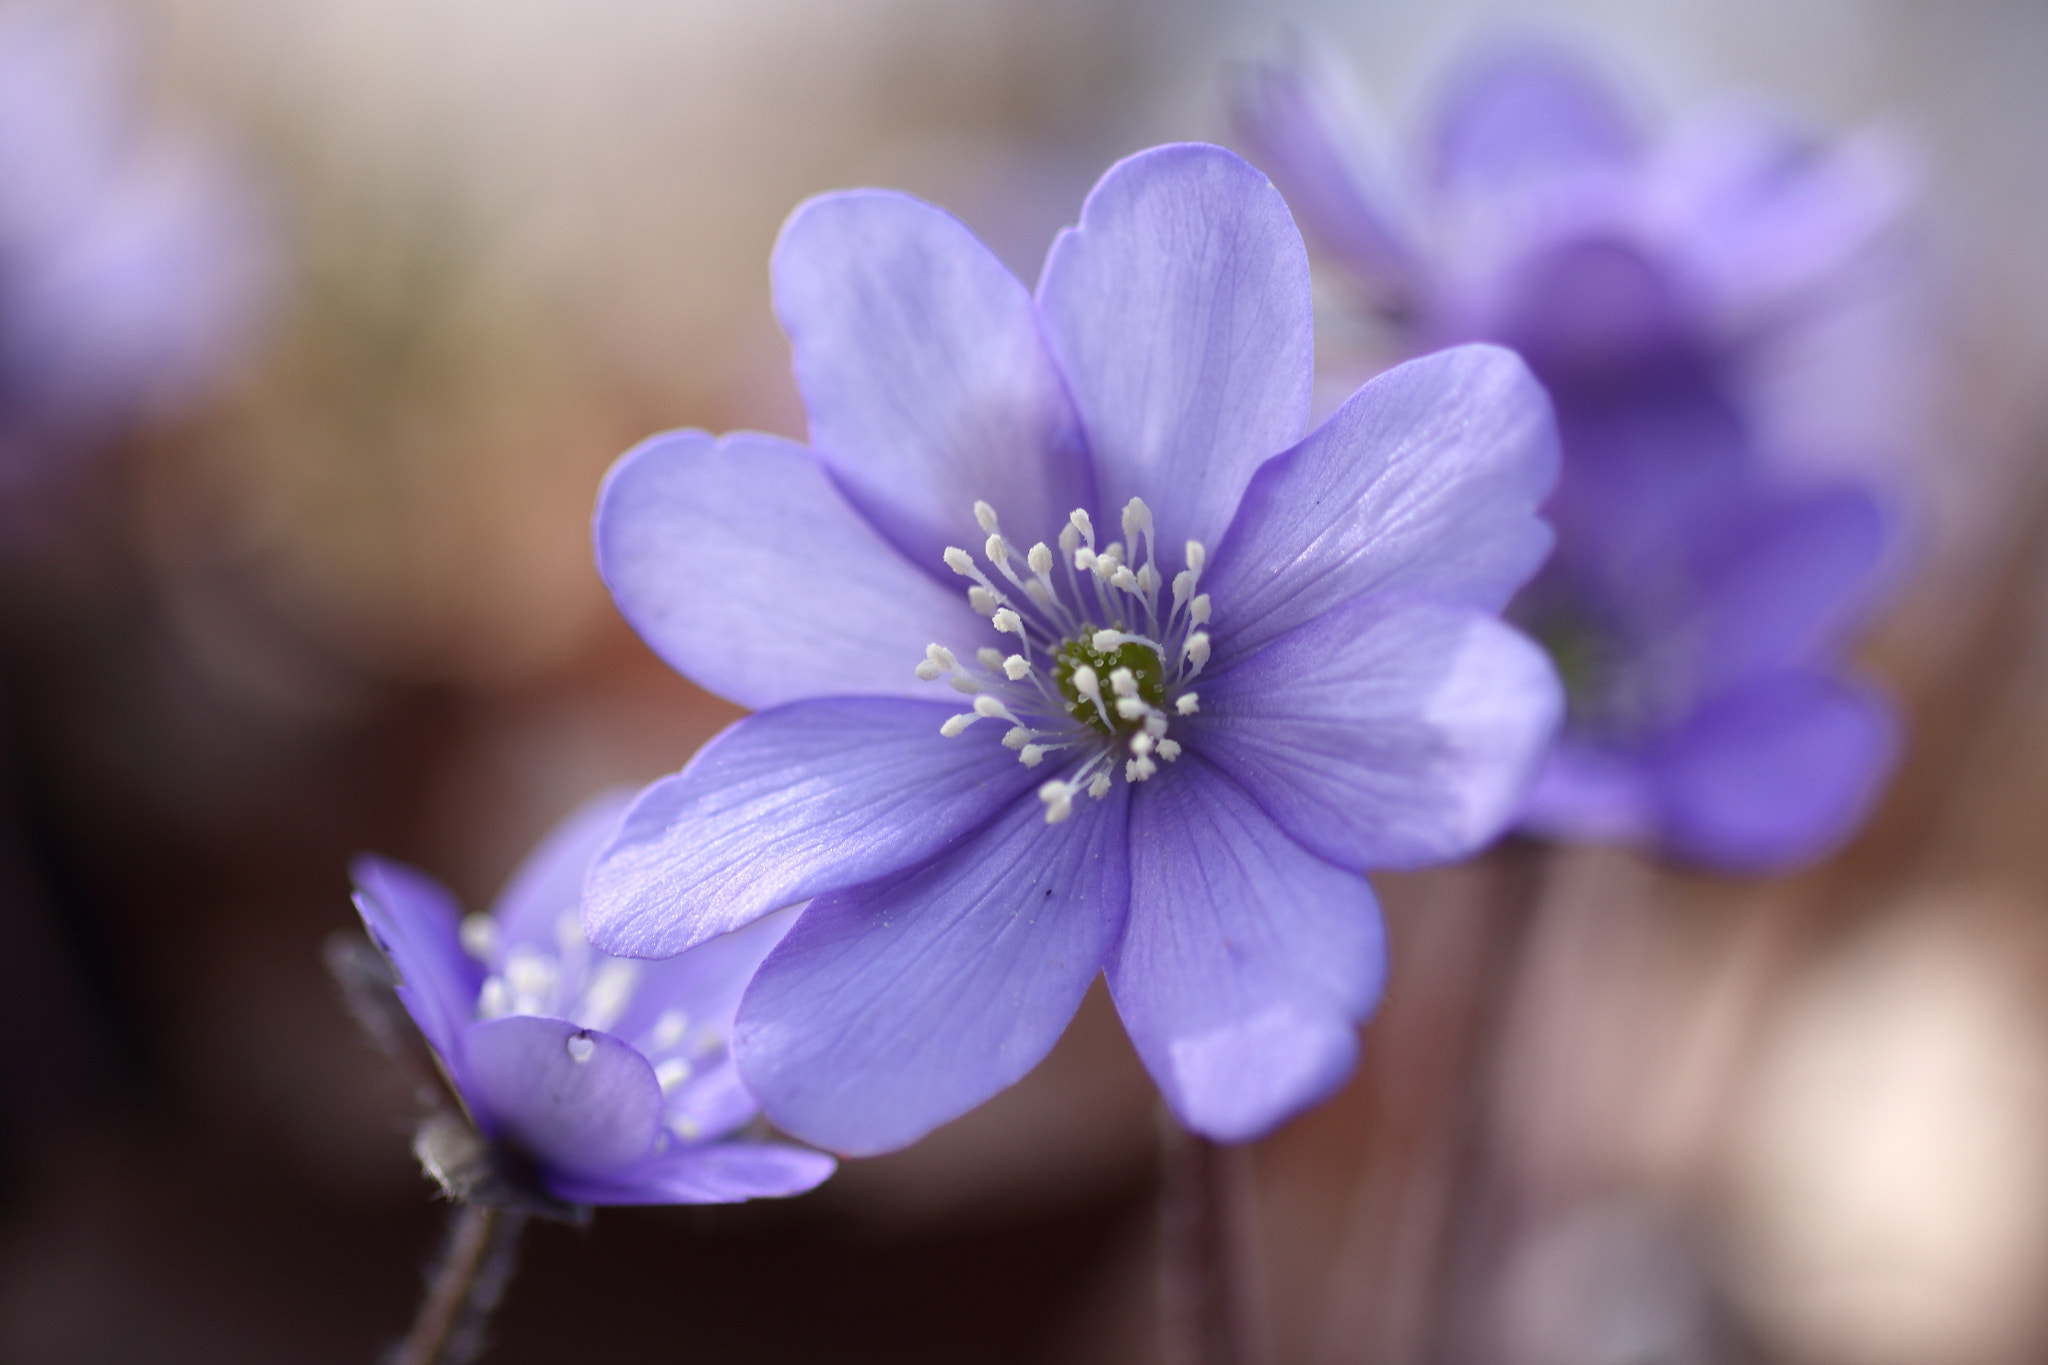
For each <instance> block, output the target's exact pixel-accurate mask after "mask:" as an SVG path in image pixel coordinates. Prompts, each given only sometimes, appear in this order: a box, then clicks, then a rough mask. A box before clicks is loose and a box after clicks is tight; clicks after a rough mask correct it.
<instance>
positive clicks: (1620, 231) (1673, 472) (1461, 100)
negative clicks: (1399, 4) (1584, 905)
mask: <svg viewBox="0 0 2048 1365" xmlns="http://www.w3.org/2000/svg"><path fill="white" fill-rule="evenodd" d="M1240 96H1241V98H1240V101H1239V108H1238V112H1239V123H1240V126H1241V127H1242V128H1243V130H1244V132H1245V134H1246V137H1247V139H1248V141H1249V142H1250V143H1251V144H1252V146H1253V147H1254V149H1255V152H1254V154H1255V156H1256V158H1257V159H1258V160H1259V161H1260V162H1261V164H1263V165H1264V166H1266V167H1267V168H1268V169H1269V170H1270V171H1271V172H1272V174H1273V176H1274V177H1275V179H1276V181H1277V182H1278V183H1279V184H1280V186H1281V188H1282V189H1283V190H1285V191H1286V192H1287V193H1288V195H1289V199H1290V202H1292V203H1293V204H1294V205H1295V207H1296V210H1297V211H1298V212H1300V213H1301V214H1302V216H1303V220H1304V223H1305V224H1306V225H1307V227H1308V229H1309V231H1310V233H1311V235H1312V236H1313V237H1315V238H1316V239H1317V240H1319V241H1320V242H1321V243H1322V245H1323V247H1324V251H1325V254H1326V255H1327V256H1328V258H1329V259H1330V260H1331V261H1332V262H1334V263H1336V264H1337V265H1338V266H1339V267H1340V268H1341V269H1344V270H1346V271H1348V272H1349V274H1350V276H1351V277H1352V278H1353V279H1354V280H1355V281H1357V282H1359V283H1360V284H1363V285H1364V286H1366V288H1367V290H1368V291H1369V294H1370V296H1371V297H1373V298H1375V299H1377V300H1378V301H1379V306H1380V308H1381V309H1382V310H1383V311H1384V314H1385V316H1386V317H1387V318H1388V319H1389V321H1390V323H1391V327H1392V330H1393V332H1394V334H1395V337H1396V340H1397V344H1400V345H1402V346H1405V347H1407V348H1409V349H1425V348H1428V347H1431V346H1436V345H1442V344H1445V343H1447V342H1449V341H1454V340H1466V339H1474V338H1483V339H1486V340H1491V341H1496V342H1500V343H1503V344H1506V345H1509V346H1512V347H1514V348H1515V349H1516V350H1517V351H1518V352H1519V353H1520V354H1521V355H1522V356H1523V357H1524V358H1525V359H1526V360H1527V361H1528V363H1529V365H1530V367H1531V368H1532V370H1533V371H1534V372H1535V374H1536V375H1537V376H1538V378H1539V379H1541V380H1542V382H1543V384H1544V385H1545V387H1546V388H1547V389H1548V390H1549V392H1550V394H1551V397H1552V398H1553V400H1554V401H1555V403H1556V407H1557V416H1558V425H1559V431H1560V435H1561V438H1562V448H1563V469H1562V474H1561V478H1560V482H1559V487H1558V491H1557V494H1556V496H1555V497H1554V499H1553V500H1552V501H1551V503H1550V504H1549V506H1548V509H1547V510H1548V512H1549V514H1550V517H1551V520H1552V521H1553V522H1554V524H1555V525H1556V528H1557V534H1558V546H1557V553H1556V556H1555V558H1554V559H1553V561H1552V562H1551V564H1550V565H1549V567H1548V568H1547V569H1546V570H1545V572H1544V573H1543V574H1542V576H1541V577H1540V578H1539V579H1538V581H1537V582H1536V583H1535V584H1534V585H1532V587H1531V588H1530V589H1529V590H1528V591H1527V592H1526V593H1524V594H1523V596H1522V597H1521V598H1520V599H1519V600H1518V601H1517V602H1516V603H1515V605H1514V607H1513V608H1512V610H1511V613H1510V614H1511V616H1512V617H1513V618H1514V619H1517V620H1520V621H1522V622H1523V623H1525V624H1526V625H1527V626H1528V627H1529V628H1530V629H1531V630H1532V631H1533V632H1534V633H1536V634H1537V636H1538V637H1539V638H1541V639H1542V640H1543V641H1544V642H1545V643H1546V644H1547V645H1548V646H1549V647H1550V649H1551V651H1552V653H1553V655H1554V657H1555V658H1556V660H1557V662H1558V665H1559V667H1560V669H1561V671H1562V672H1563V674H1564V678H1565V682H1566V685H1567V689H1568V693H1569V698H1570V705H1569V713H1568V719H1567V722H1566V728H1565V732H1564V735H1563V737H1562V738H1561V740H1560V742H1559V744H1558V745H1557V747H1556V749H1555V751H1554V752H1553V753H1552V755H1551V757H1550V760H1549V761H1548V763H1547V764H1546V766H1545V769H1544V771H1543V774H1542V776H1541V778H1540V779H1539V780H1538V782H1537V783H1536V784H1535V786H1534V788H1533V790H1532V792H1531V796H1530V801H1529V804H1528V807H1527V810H1526V811H1525V812H1524V816H1523V824H1524V825H1525V826H1526V827H1527V828H1530V829H1532V830H1534V831H1536V832H1539V833H1544V834H1550V835H1555V836H1558V837H1564V838H1573V839H1603V840H1604V839H1621V840H1628V841H1636V842H1643V843H1650V844H1655V845H1658V846H1661V847H1662V848H1663V849H1664V850H1665V851H1667V852H1669V853H1672V854H1675V855H1677V856H1679V857H1683V858H1687V859H1691V860H1694V861H1697V862H1700V863H1703V864H1706V865H1709V866H1713V867H1719V868H1725V869H1729V870H1736V871H1751V872H1757V871H1770V870H1776V869H1782V868H1786V867H1791V866H1796V865H1798V864H1801V863H1804V862H1807V861H1810V860H1811V859H1813V858H1816V857H1818V856H1820V855H1821V854H1823V853H1825V852H1827V851H1828V850H1829V849H1831V848H1832V847H1833V846H1834V845H1835V844H1837V843H1838V842H1839V841H1840V840H1842V839H1843V838H1845V837H1846V836H1847V835H1848V834H1849V833H1850V832H1851V831H1852V830H1853V829H1854V828H1855V827H1856V825H1857V824H1858V823H1859V822H1860V820H1861V819H1862V817H1863V815H1864V813H1865V811H1866V810H1867V809H1868V807H1869V805H1870V803H1871V801H1872V800H1873V798H1874V797H1875V794H1876V793H1877V791H1878V789H1879V787H1880V786H1881V783H1882V781H1883V778H1884V776H1885V775H1886V774H1887V772H1888V771H1889V768H1890V765H1891V762H1892V758H1893V752H1894V749H1895V734H1894V732H1895V724H1894V721H1893V717H1892V713H1891V710H1890V708H1889V707H1888V706H1887V705H1886V704H1885V703H1884V702H1883V701H1882V700H1880V699H1879V697H1878V696H1877V695H1876V694H1875V693H1874V692H1873V691H1872V690H1871V689H1870V688H1869V687H1868V686H1867V685H1865V684H1864V683H1862V682H1860V681H1858V680H1857V679H1855V678H1854V677H1852V676H1850V675H1849V674H1848V673H1847V671H1846V670H1845V669H1844V667H1843V665H1842V663H1841V652H1842V649H1843V646H1844V643H1845V641H1846V639H1847V637H1848V635H1849V634H1850V632H1851V630H1852V628H1853V627H1854V626H1855V625H1856V624H1857V622H1858V621H1859V619H1860V617H1861V615H1862V613H1863V612H1864V610H1865V609H1866V608H1867V607H1868V606H1869V604H1870V600H1871V598H1872V596H1873V588H1874V580H1875V576H1876V573H1877V571H1878V569H1879V567H1880V564H1881V561H1883V559H1884V558H1885V553H1886V543H1887V534H1888V529H1887V517H1886V515H1885V514H1884V512H1883V510H1882V509H1881V506H1880V504H1879V501H1878V500H1877V498H1876V497H1874V496H1873V494H1872V492H1871V491H1870V490H1869V489H1868V488H1866V487H1864V486H1862V485H1861V484H1860V483H1859V482H1856V481H1845V480H1842V479H1840V478H1839V477H1830V478H1820V477H1814V476H1811V475H1806V474H1800V473H1798V472H1796V467H1797V466H1798V465H1799V464H1800V463H1801V460H1800V457H1801V456H1802V455H1804V454H1805V453H1806V452H1803V451H1796V450H1789V449H1787V448H1786V447H1787V445H1788V442H1787V441H1786V439H1785V438H1784V437H1783V435H1782V433H1781V430H1780V428H1781V427H1782V425H1783V424H1782V423H1777V422H1775V421H1774V420H1773V412H1772V409H1771V404H1770V403H1768V402H1766V401H1765V394H1766V392H1767V391H1768V390H1770V389H1771V388H1772V386H1773V384H1774V383H1775V384H1776V387H1777V388H1778V389H1781V390H1782V389H1783V388H1785V387H1786V386H1785V385H1784V384H1783V383H1779V382H1777V376H1778V374H1779V372H1780V370H1781V368H1788V367H1780V366H1779V365H1778V363H1777V362H1778V361H1779V360H1780V359H1782V357H1783V355H1784V354H1785V349H1784V348H1785V346H1786V344H1787V340H1788V337H1790V336H1791V335H1792V334H1794V333H1797V332H1799V330H1800V329H1802V328H1809V327H1812V326H1814V325H1816V324H1817V323H1818V322H1819V321H1821V320H1822V319H1824V318H1826V317H1828V316H1832V315H1836V314H1838V313H1839V312H1840V311H1841V310H1842V309H1844V308H1848V307H1853V306H1855V305H1856V304H1857V303H1858V301H1859V300H1860V299H1861V298H1862V297H1863V296H1864V295H1866V294H1868V293H1869V292H1870V290H1871V289H1872V288H1873V287H1875V286H1876V285H1877V284H1878V283H1879V282H1880V281H1881V280H1882V278H1883V275H1884V271H1883V268H1882V262H1883V257H1884V252H1883V250H1882V243H1883V237H1884V233H1885V230H1886V229H1887V228H1888V227H1889V226H1890V225H1891V223H1892V222H1893V220H1894V219H1895V218H1896V216H1897V214H1898V212H1899V209H1900V207H1901V205H1902V203H1903V200H1904V195H1905V184H1904V179H1903V177H1902V176H1901V174H1900V173H1899V171H1898V168H1897V166H1896V164H1895V161H1894V160H1893V159H1892V158H1890V157H1888V156H1887V155H1886V154H1885V152H1884V149H1883V147H1882V145H1881V144H1879V143H1875V142H1870V141H1862V142H1855V143H1851V144H1849V145H1846V146H1844V147H1841V148H1837V149H1825V148H1819V147H1816V146H1814V145H1812V144H1811V143H1809V142H1806V141H1803V140H1801V139H1798V138H1796V137H1794V136H1793V135H1792V134H1790V133H1789V132H1787V131H1785V130H1784V129H1783V128H1782V127H1781V126H1780V125H1777V124H1775V123H1771V122H1768V121H1765V120H1761V119H1758V118H1755V117H1746V116H1745V117H1740V118H1738V117H1733V116H1727V117H1716V118H1710V119H1704V120H1702V121H1700V122H1698V123H1696V124H1694V125H1692V126H1690V127H1689V128H1687V129H1685V130H1683V131H1682V132H1681V133H1679V134H1677V135H1674V136H1673V137H1671V138H1669V139H1666V140H1664V141H1662V142H1653V141H1652V140H1650V139H1648V138H1646V137H1645V136H1644V135H1643V134H1642V132H1641V130H1640V129H1639V128H1638V127H1637V126H1636V124H1635V122H1634V120H1632V119H1631V118H1630V117H1629V115H1628V114H1627V112H1626V111H1625V110H1624V108H1623V107H1622V104H1621V102H1620V100H1619V99H1618V98H1617V97H1616V96H1615V94H1614V93H1613V92H1612V91H1610V90H1609V89H1607V88H1606V87H1605V86H1604V85H1603V84H1601V83H1600V82H1599V81H1598V80H1596V79H1594V78H1593V77H1592V76H1591V75H1590V74H1588V73H1587V72H1586V71H1585V70H1584V69H1583V68H1582V67H1581V66H1580V65H1579V64H1578V63H1577V61H1576V60H1575V59H1573V58H1572V57H1571V56H1569V55H1568V54H1566V53H1564V52H1561V51H1559V50H1556V49H1552V48H1549V47H1545V46H1537V45H1528V44H1524V45H1518V46H1509V47H1504V48H1501V49H1498V50H1497V51H1495V52H1494V53H1493V54H1492V56H1491V57H1490V58H1489V59H1487V60H1483V61H1479V62H1475V63H1474V64H1472V65H1471V66H1469V67H1468V68H1467V69H1466V71H1465V73H1464V75H1463V77H1462V79H1460V80H1458V81H1456V82H1454V83H1453V86H1452V89H1451V94H1450V96H1449V98H1448V99H1447V100H1446V101H1445V102H1444V105H1443V107H1442V109H1441V111H1440V112H1439V114H1438V117H1437V119H1436V122H1435V124H1434V128H1433V135H1432V137H1431V138H1430V140H1429V145H1430V147H1431V159H1430V164H1429V168H1428V171H1427V174H1426V175H1424V176H1421V177H1418V179H1417V181H1416V182H1415V183H1413V184H1411V185H1407V186H1403V185H1401V184H1399V183H1398V182H1393V181H1389V180H1388V179H1386V178H1384V177H1381V176H1376V175H1374V174H1373V173H1372V171H1371V156H1370V140H1369V138H1368V137H1367V135H1366V134H1367V125H1366V123H1365V120H1364V118H1363V115H1362V113H1361V112H1360V110H1359V107H1358V106H1357V105H1356V103H1355V94H1354V92H1353V91H1352V90H1351V89H1350V88H1349V86H1348V85H1347V83H1346V81H1345V79H1344V77H1343V74H1342V72H1341V71H1340V70H1338V69H1337V68H1336V67H1335V66H1334V64H1333V63H1332V62H1331V61H1330V59H1329V58H1328V57H1327V56H1325V55H1324V54H1322V53H1320V52H1319V51H1317V50H1315V49H1313V48H1307V47H1303V48H1300V49H1298V50H1297V51H1295V52H1294V53H1293V54H1292V55H1291V56H1290V57H1289V58H1288V59H1286V60H1283V61H1280V62H1276V63H1272V64H1269V65H1266V66H1263V67H1259V68H1256V69H1254V70H1252V71H1251V72H1249V73H1248V76H1247V79H1246V80H1245V81H1244V83H1243V84H1242V87H1241V89H1240ZM1404 189H1405V190H1406V192H1405V193H1403V190H1404ZM1866 339H1868V337H1866ZM1807 372H1809V373H1814V372H1816V371H1813V370H1812V367H1808V370H1807ZM1818 373H1820V375H1821V379H1820V383H1819V384H1818V385H1815V384H1813V383H1808V384H1807V388H1808V390H1809V392H1808V393H1807V394H1806V395H1805V401H1806V406H1807V408H1808V409H1809V410H1811V409H1814V408H1816V407H1825V406H1827V405H1828V404H1829V403H1832V404H1833V406H1834V407H1835V408H1837V409H1839V408H1841V407H1843V406H1845V405H1855V404H1857V403H1860V402H1862V401H1864V399H1865V395H1863V394H1862V393H1861V392H1860V391H1858V390H1853V389H1852V390H1846V391H1845V390H1843V389H1842V388H1840V387H1839V386H1837V387H1835V388H1833V389H1829V388H1827V385H1828V383H1830V382H1831V381H1832V375H1831V374H1830V373H1829V372H1826V371H1819V372H1818ZM1807 463H1811V462H1810V461H1809V462H1807Z"/></svg>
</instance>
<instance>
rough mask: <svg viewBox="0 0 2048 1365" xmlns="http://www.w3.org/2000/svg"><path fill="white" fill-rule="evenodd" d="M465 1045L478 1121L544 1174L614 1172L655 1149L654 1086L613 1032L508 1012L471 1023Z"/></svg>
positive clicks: (657, 1093)
mask: <svg viewBox="0 0 2048 1365" xmlns="http://www.w3.org/2000/svg"><path fill="white" fill-rule="evenodd" d="M462 1049H463V1058H464V1066H465V1070H466V1073H467V1075H466V1084H465V1087H464V1090H463V1096H464V1098H465V1099H467V1100H468V1101H469V1103H470V1107H471V1108H472V1109H473V1110H474V1111H475V1113H476V1116H477V1122H478V1124H479V1125H480V1126H481V1127H482V1128H483V1130H484V1132H485V1133H487V1134H489V1135H490V1136H491V1137H492V1138H494V1139H496V1140H498V1141H501V1142H509V1143H511V1144H512V1145H514V1146H515V1147H517V1148H518V1149H520V1150H521V1151H523V1152H525V1153H527V1154H528V1155H529V1156H531V1157H533V1159H534V1160H535V1161H537V1162H539V1163H540V1164H541V1165H542V1166H543V1167H546V1168H548V1169H549V1170H550V1171H551V1172H569V1171H586V1172H587V1171H605V1170H611V1169H616V1168H618V1167H622V1166H627V1165H630V1164H632V1163H634V1162H637V1161H640V1160H642V1159H644V1158H645V1157H646V1156H647V1155H648V1153H649V1152H651V1151H652V1150H653V1148H654V1139H655V1135H656V1133H657V1132H658V1130H659V1128H660V1124H661V1086H660V1084H659V1083H658V1082H657V1081H656V1080H655V1078H654V1068H653V1067H651V1066H649V1065H648V1064H647V1059H646V1058H645V1057H643V1056H641V1055H640V1053H639V1052H638V1051H637V1050H636V1049H634V1048H633V1047H631V1046H630V1045H628V1044H627V1043H625V1042H623V1041H621V1040H620V1039H618V1038H615V1037H613V1036H612V1035H611V1034H609V1033H602V1032H599V1031H597V1030H594V1029H580V1028H578V1027H576V1025H574V1024H572V1023H570V1022H569V1021H568V1020H566V1019H546V1018H541V1017H539V1016H537V1015H530V1014H514V1015H508V1016H506V1017H505V1018H502V1019H490V1020H486V1021H484V1022H482V1023H477V1024H471V1025H470V1026H469V1027H468V1028H467V1029H465V1030H464V1031H463V1036H462Z"/></svg>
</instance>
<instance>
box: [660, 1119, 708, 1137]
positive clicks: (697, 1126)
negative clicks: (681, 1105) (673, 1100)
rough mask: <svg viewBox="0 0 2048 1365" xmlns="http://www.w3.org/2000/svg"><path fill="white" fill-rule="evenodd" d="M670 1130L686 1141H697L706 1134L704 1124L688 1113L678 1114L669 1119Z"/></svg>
mask: <svg viewBox="0 0 2048 1365" xmlns="http://www.w3.org/2000/svg"><path fill="white" fill-rule="evenodd" d="M668 1130H669V1131H670V1132H671V1133H674V1134H675V1135H676V1136H677V1137H679V1138H681V1139H682V1140H683V1141H685V1142H695V1141H696V1140H697V1139H698V1138H700V1137H703V1136H704V1125H703V1124H701V1123H699V1122H697V1120H695V1119H693V1118H691V1117H690V1116H689V1115H688V1114H678V1115H676V1116H675V1117H674V1118H672V1119H670V1120H669V1121H668Z"/></svg>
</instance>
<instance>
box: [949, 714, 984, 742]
mask: <svg viewBox="0 0 2048 1365" xmlns="http://www.w3.org/2000/svg"><path fill="white" fill-rule="evenodd" d="M980 719H981V717H980V716H977V715H975V714H974V712H972V711H963V712H961V713H960V714H959V715H957V716H948V717H946V723H945V724H944V725H941V726H940V727H939V733H940V734H942V735H944V736H945V737H946V738H947V739H958V738H960V735H961V732H962V731H964V730H966V728H967V727H968V726H970V725H972V724H974V722H976V721H978V720H980Z"/></svg>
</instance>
